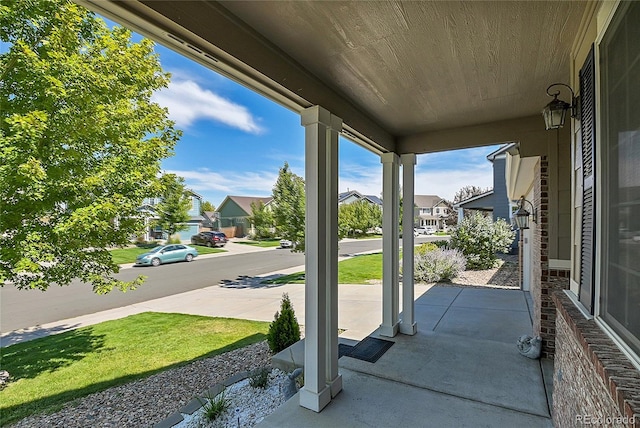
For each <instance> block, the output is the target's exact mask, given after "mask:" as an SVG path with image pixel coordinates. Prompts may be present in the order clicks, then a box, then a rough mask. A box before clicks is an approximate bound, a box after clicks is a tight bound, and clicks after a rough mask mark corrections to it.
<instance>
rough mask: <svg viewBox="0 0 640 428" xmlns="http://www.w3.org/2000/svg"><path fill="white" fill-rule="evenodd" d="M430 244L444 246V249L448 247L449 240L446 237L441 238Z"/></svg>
mask: <svg viewBox="0 0 640 428" xmlns="http://www.w3.org/2000/svg"><path fill="white" fill-rule="evenodd" d="M432 244H434V245H435V246H437V247H438V248H445V249H448V248H449V241H447V240H446V239H441V240H439V241H433V242H432Z"/></svg>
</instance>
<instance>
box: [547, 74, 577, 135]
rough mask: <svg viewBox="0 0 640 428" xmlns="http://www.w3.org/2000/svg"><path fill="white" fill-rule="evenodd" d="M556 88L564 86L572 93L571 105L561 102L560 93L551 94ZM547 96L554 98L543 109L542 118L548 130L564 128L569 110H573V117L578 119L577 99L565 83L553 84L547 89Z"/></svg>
mask: <svg viewBox="0 0 640 428" xmlns="http://www.w3.org/2000/svg"><path fill="white" fill-rule="evenodd" d="M554 86H564V87H566V88H568V89H569V91H571V104H569V103H567V102H565V101H562V100H559V99H558V95H560V91H556V92H549V90H550V89H551V88H553V87H554ZM547 95H549V96H550V97H553V100H551V102H550V103H549V104H547V105H546V106H545V107H544V108H543V109H542V116H543V117H544V124H545V127H546V129H547V130H549V129H560V128H562V127H563V126H564V120H565V116H566V114H567V110H569V109H571V117H576V105H577V103H576V97H575V94H574V92H573V89H571V86H569V85H566V84H564V83H553V84H551V85H549V87H548V88H547Z"/></svg>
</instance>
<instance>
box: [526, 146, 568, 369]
mask: <svg viewBox="0 0 640 428" xmlns="http://www.w3.org/2000/svg"><path fill="white" fill-rule="evenodd" d="M549 197H550V194H549V161H548V158H547V157H546V156H541V157H540V160H539V161H538V164H537V165H536V170H535V178H534V188H533V201H531V202H532V204H533V206H534V207H535V208H536V209H537V211H538V216H537V220H536V224H535V225H533V227H532V234H531V245H532V256H531V269H532V272H531V275H532V276H531V298H532V300H533V313H534V319H533V333H534V334H535V335H539V336H540V337H541V338H542V357H543V358H553V356H554V352H555V341H554V339H555V335H556V325H555V320H556V309H555V304H554V302H553V299H552V294H553V292H554V291H555V290H563V289H568V288H569V276H570V271H569V270H562V269H551V268H549Z"/></svg>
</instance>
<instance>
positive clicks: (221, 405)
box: [197, 390, 231, 421]
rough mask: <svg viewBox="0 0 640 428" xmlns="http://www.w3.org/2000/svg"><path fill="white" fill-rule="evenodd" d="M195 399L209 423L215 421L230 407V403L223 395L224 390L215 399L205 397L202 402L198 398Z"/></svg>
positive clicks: (208, 396)
mask: <svg viewBox="0 0 640 428" xmlns="http://www.w3.org/2000/svg"><path fill="white" fill-rule="evenodd" d="M197 398H198V401H199V402H200V405H201V406H202V409H203V413H204V417H205V418H207V420H209V421H215V420H216V419H217V418H218V417H219V416H220V415H221V414H223V413H224V412H225V411H226V410H227V409H228V408H229V406H230V405H231V401H230V400H229V398H228V397H226V395H225V390H222V392H221V393H220V394H218V395H217V396H215V397H211V396H210V395H207V396H206V397H205V398H206V399H205V400H202V399H201V398H200V397H197Z"/></svg>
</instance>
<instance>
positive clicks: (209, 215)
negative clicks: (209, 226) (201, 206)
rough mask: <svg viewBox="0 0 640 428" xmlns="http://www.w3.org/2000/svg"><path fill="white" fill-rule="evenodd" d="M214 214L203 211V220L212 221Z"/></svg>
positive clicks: (213, 212)
mask: <svg viewBox="0 0 640 428" xmlns="http://www.w3.org/2000/svg"><path fill="white" fill-rule="evenodd" d="M215 213H216V212H215V211H203V212H202V216H203V217H204V219H205V220H208V221H213V220H215V218H216V214H215Z"/></svg>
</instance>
